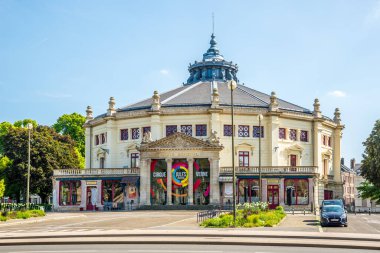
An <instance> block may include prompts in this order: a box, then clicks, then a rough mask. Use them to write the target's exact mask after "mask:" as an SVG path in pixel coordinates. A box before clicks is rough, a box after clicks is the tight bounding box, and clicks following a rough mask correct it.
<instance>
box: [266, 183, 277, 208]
mask: <svg viewBox="0 0 380 253" xmlns="http://www.w3.org/2000/svg"><path fill="white" fill-rule="evenodd" d="M270 193H271V194H270ZM274 193H276V194H274ZM270 196H271V198H270ZM276 196H277V197H276ZM279 198H280V197H279V187H278V185H268V186H267V200H268V208H269V209H274V208H276V207H277V206H278V205H279ZM275 199H277V201H275Z"/></svg>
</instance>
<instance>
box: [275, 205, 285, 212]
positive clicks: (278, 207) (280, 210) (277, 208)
mask: <svg viewBox="0 0 380 253" xmlns="http://www.w3.org/2000/svg"><path fill="white" fill-rule="evenodd" d="M275 210H276V211H279V212H284V208H283V207H282V206H277V207H276V209H275Z"/></svg>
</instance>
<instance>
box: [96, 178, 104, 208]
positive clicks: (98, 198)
mask: <svg viewBox="0 0 380 253" xmlns="http://www.w3.org/2000/svg"><path fill="white" fill-rule="evenodd" d="M96 193H97V194H98V196H96V204H95V205H96V207H100V208H101V209H102V208H103V205H102V180H97V181H96Z"/></svg>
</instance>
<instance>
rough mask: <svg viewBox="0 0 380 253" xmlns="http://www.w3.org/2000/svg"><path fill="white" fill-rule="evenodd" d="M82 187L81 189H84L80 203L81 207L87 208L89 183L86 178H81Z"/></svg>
mask: <svg viewBox="0 0 380 253" xmlns="http://www.w3.org/2000/svg"><path fill="white" fill-rule="evenodd" d="M80 185H81V186H80V187H81V190H82V193H81V198H82V199H81V203H80V206H79V207H83V210H86V205H87V184H86V180H81V181H80Z"/></svg>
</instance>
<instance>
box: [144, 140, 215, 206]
mask: <svg viewBox="0 0 380 253" xmlns="http://www.w3.org/2000/svg"><path fill="white" fill-rule="evenodd" d="M212 137H213V136H212ZM222 149H223V146H221V145H220V144H219V141H218V139H216V138H209V139H208V140H200V139H196V138H194V137H191V136H188V135H186V134H184V133H174V134H172V135H170V136H167V137H165V138H162V139H160V140H157V141H154V142H147V143H142V144H141V146H140V147H139V151H140V157H141V158H140V159H141V174H140V176H141V187H140V205H173V204H174V205H193V204H197V205H207V204H219V203H220V197H219V182H218V178H219V159H220V157H219V153H220V151H221V150H222Z"/></svg>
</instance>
